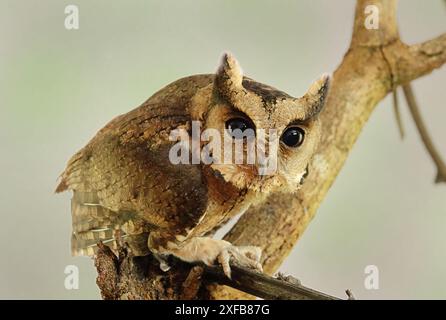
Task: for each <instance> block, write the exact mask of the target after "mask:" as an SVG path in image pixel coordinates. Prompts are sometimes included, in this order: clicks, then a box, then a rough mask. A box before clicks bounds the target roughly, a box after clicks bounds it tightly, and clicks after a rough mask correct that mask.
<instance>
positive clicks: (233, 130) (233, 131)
mask: <svg viewBox="0 0 446 320" xmlns="http://www.w3.org/2000/svg"><path fill="white" fill-rule="evenodd" d="M226 129H227V130H229V134H230V135H231V136H232V137H233V138H235V139H241V138H243V137H248V136H251V135H254V124H253V123H252V122H251V121H249V120H247V119H244V118H232V119H229V120H228V121H226Z"/></svg>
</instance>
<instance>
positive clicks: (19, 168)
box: [0, 0, 446, 299]
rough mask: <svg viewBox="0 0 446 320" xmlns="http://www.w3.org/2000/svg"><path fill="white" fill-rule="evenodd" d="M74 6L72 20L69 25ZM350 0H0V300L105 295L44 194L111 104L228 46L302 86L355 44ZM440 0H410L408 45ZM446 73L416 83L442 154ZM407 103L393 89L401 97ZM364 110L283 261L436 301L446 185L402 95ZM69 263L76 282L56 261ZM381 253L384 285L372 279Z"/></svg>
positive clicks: (108, 114)
mask: <svg viewBox="0 0 446 320" xmlns="http://www.w3.org/2000/svg"><path fill="white" fill-rule="evenodd" d="M68 4H76V5H78V7H79V11H80V29H79V30H71V31H68V30H66V29H65V28H64V19H65V14H64V8H65V6H66V5H68ZM354 6H355V2H354V1H353V0H348V1H347V0H343V1H332V0H317V1H315V0H312V1H310V0H306V1H272V0H271V1H259V0H256V1H253V0H251V1H235V0H233V1H222V0H219V1H209V0H208V1H205V0H201V1H161V0H159V1H136V0H131V1H86V0H83V1H80V0H78V1H72V2H66V1H60V0H53V1H50V0H45V1H43V0H42V1H17V0H10V1H5V0H0V121H1V122H0V137H1V142H2V143H1V146H2V151H1V156H0V168H1V169H0V170H1V184H0V205H1V206H0V214H1V220H0V226H1V232H0V256H1V258H0V298H26V299H28V298H73V299H77V298H88V299H97V298H99V297H100V295H99V292H98V289H97V287H96V284H95V276H96V273H95V269H94V267H93V263H92V261H91V260H90V259H88V258H72V257H70V249H69V248H70V245H69V239H70V232H71V225H70V224H71V217H70V203H69V199H70V194H68V193H65V194H61V195H54V194H53V191H54V189H55V186H56V179H57V177H58V175H59V174H60V173H61V172H62V170H63V169H64V167H65V163H66V161H67V160H68V159H69V157H70V156H71V155H72V154H73V153H74V152H75V151H77V150H78V149H79V148H81V147H82V146H83V145H84V144H85V143H86V142H87V141H88V140H89V139H90V138H91V137H92V135H93V134H94V133H95V132H96V131H97V130H98V129H100V128H101V127H102V126H103V125H104V124H105V123H106V122H108V121H109V120H110V119H111V118H113V117H114V116H116V115H118V114H121V113H124V112H127V111H129V110H130V109H132V108H133V107H136V106H137V105H139V104H140V103H141V102H142V101H144V100H145V99H146V98H147V97H149V96H150V95H151V94H152V93H154V92H155V91H157V90H158V89H160V88H162V87H163V86H164V85H166V84H167V83H169V82H171V81H173V80H175V79H177V78H180V77H183V76H187V75H191V74H197V73H210V72H213V71H214V70H215V69H216V67H217V63H218V59H219V57H220V55H221V53H222V52H223V51H225V50H230V51H231V52H233V53H234V54H235V55H236V57H237V58H238V60H239V61H240V63H241V65H242V67H243V69H244V71H245V73H246V74H247V75H249V76H251V77H253V78H255V79H257V80H259V81H261V82H265V83H268V84H271V85H273V86H276V87H278V88H280V89H282V90H284V91H287V92H289V93H290V94H293V95H296V96H299V95H301V94H303V93H304V92H305V90H306V89H307V87H308V85H309V84H310V82H312V81H313V80H314V79H316V78H317V77H318V76H319V75H320V74H322V73H323V72H331V71H333V70H334V69H335V68H336V66H337V65H338V63H339V62H340V61H341V59H342V57H343V54H344V53H345V51H346V49H347V47H348V43H349V40H350V35H351V29H352V18H353V12H354ZM445 18H446V8H445V5H444V1H440V0H430V1H419V0H405V1H401V2H400V4H399V9H398V19H399V26H400V32H401V36H402V38H403V40H404V41H406V42H408V43H415V42H419V41H423V40H427V39H429V38H431V37H433V36H436V35H438V34H440V33H441V32H445V31H446V30H445V29H446V19H445ZM445 83H446V69H444V68H443V69H442V70H440V71H436V72H434V73H433V74H431V75H429V76H427V77H424V78H422V79H419V80H417V81H415V82H414V87H415V90H416V94H417V97H418V100H419V101H420V104H421V108H422V112H423V116H424V117H425V119H426V121H427V123H428V126H429V129H430V131H431V133H432V136H433V137H434V141H435V143H436V145H437V146H438V148H439V149H440V151H441V152H442V154H443V155H444V156H445V157H446V139H445V137H446V126H445V118H446V108H445V102H444V101H445V98H446V96H445ZM401 100H402V99H401ZM403 107H404V108H403V121H404V123H405V126H406V131H407V137H406V139H405V140H404V141H400V139H399V136H398V131H397V127H396V124H395V120H394V116H393V112H392V105H391V99H390V98H389V97H388V98H386V100H385V101H383V102H382V103H381V104H380V105H379V106H378V107H377V109H376V111H375V112H374V114H373V116H372V118H371V120H370V121H369V122H368V124H367V125H366V128H365V130H364V131H363V133H362V134H361V136H360V138H359V141H358V143H357V144H356V146H355V148H354V149H353V152H352V153H351V156H350V157H349V159H348V161H347V163H346V166H345V167H344V169H343V171H342V172H341V174H340V175H339V177H338V179H337V180H336V182H335V184H334V186H333V187H332V189H331V191H330V192H329V194H328V197H327V198H326V199H325V201H324V203H323V205H322V207H321V208H320V210H319V212H318V214H317V216H316V218H315V219H314V220H313V222H312V223H311V224H310V226H309V228H308V229H307V231H306V233H305V234H304V236H303V237H302V239H301V240H300V242H299V243H298V244H297V246H296V247H295V250H294V251H293V252H292V254H291V255H290V256H289V257H288V259H287V260H286V262H285V263H284V264H283V266H282V268H281V271H283V272H285V273H290V274H293V275H295V276H297V277H299V278H300V279H301V280H302V282H303V283H304V284H306V285H308V286H311V287H314V288H316V289H320V290H323V291H326V292H328V293H330V294H334V295H338V296H344V294H343V291H344V290H345V289H347V288H350V289H352V290H353V292H354V293H355V295H356V296H357V297H358V298H361V299H365V298H370V299H378V298H446V286H445V284H446V232H445V231H446V186H444V185H441V186H434V185H433V183H432V182H433V179H434V176H435V168H434V166H433V164H432V161H431V160H430V158H429V156H428V155H427V154H426V152H425V150H424V148H423V146H422V144H421V143H420V139H419V137H418V134H417V132H416V130H415V127H414V125H413V123H412V121H411V118H410V115H409V114H408V112H407V109H406V108H405V106H404V105H403ZM71 264H74V265H77V266H78V267H79V271H80V287H79V290H66V289H65V287H64V279H65V274H64V269H65V266H66V265H71ZM367 265H376V266H377V267H378V268H379V271H380V283H379V284H380V288H379V290H366V289H365V287H364V279H365V274H364V268H365V267H366V266H367Z"/></svg>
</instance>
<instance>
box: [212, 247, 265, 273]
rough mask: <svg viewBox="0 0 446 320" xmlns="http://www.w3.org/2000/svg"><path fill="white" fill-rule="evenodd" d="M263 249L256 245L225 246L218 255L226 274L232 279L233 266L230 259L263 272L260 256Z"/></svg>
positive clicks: (242, 265) (236, 263)
mask: <svg viewBox="0 0 446 320" xmlns="http://www.w3.org/2000/svg"><path fill="white" fill-rule="evenodd" d="M261 255H262V250H261V249H260V248H259V247H255V246H240V247H237V246H233V245H231V246H229V247H227V248H224V249H223V250H222V251H221V252H220V254H219V255H218V257H217V260H218V262H219V263H220V264H221V266H222V268H223V272H224V274H225V275H226V276H227V277H228V278H229V279H231V266H230V261H231V257H232V262H233V263H234V264H235V265H238V266H241V267H247V268H249V269H254V270H256V271H259V272H263V268H262V264H261V263H260V257H261Z"/></svg>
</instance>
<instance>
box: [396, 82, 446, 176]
mask: <svg viewBox="0 0 446 320" xmlns="http://www.w3.org/2000/svg"><path fill="white" fill-rule="evenodd" d="M403 91H404V96H405V97H406V101H407V105H408V106H409V110H410V113H411V114H412V118H413V120H414V121H415V125H416V126H417V129H418V132H419V133H420V137H421V140H422V141H423V143H424V145H425V147H426V149H427V151H428V152H429V154H430V156H431V158H432V160H433V161H434V163H435V165H436V167H437V177H436V179H435V182H436V183H440V182H446V164H445V163H444V161H443V159H442V158H441V155H440V153H439V152H438V150H437V149H436V148H435V146H434V144H433V142H432V139H431V137H430V135H429V132H428V130H427V128H426V125H425V123H424V121H423V118H422V117H421V114H420V108H419V107H418V104H417V101H416V100H415V96H414V94H413V89H412V85H411V84H410V83H408V84H405V85H403Z"/></svg>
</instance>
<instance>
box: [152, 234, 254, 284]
mask: <svg viewBox="0 0 446 320" xmlns="http://www.w3.org/2000/svg"><path fill="white" fill-rule="evenodd" d="M153 240H154V239H153V238H152V239H150V238H149V248H150V249H151V250H152V252H154V253H155V254H161V255H166V254H172V255H174V256H176V257H177V258H179V259H181V260H183V261H187V262H203V263H205V264H206V265H208V266H211V265H214V264H215V263H216V262H218V263H220V264H221V266H222V267H223V271H224V273H225V274H226V276H227V277H228V278H231V267H230V264H229V263H230V261H231V262H233V263H234V264H236V265H239V266H242V267H247V268H250V269H254V270H258V271H260V272H262V265H261V263H260V257H261V249H260V248H259V247H254V246H234V245H232V244H231V243H230V242H228V241H225V240H217V239H212V238H207V237H192V238H190V239H187V240H185V241H183V242H179V241H168V242H166V243H165V245H159V246H157V247H156V248H155V247H154V246H153V244H154V243H156V242H157V241H153ZM231 258H232V259H231Z"/></svg>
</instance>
